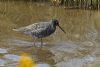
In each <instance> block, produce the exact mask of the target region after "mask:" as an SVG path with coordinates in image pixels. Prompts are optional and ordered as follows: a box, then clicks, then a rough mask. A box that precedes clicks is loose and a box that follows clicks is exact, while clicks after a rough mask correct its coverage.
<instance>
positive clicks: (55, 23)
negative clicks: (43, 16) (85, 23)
mask: <svg viewBox="0 0 100 67" xmlns="http://www.w3.org/2000/svg"><path fill="white" fill-rule="evenodd" d="M52 24H53V26H58V27H59V28H60V29H61V30H62V31H63V32H64V33H66V32H65V31H64V30H63V29H62V28H61V26H60V25H59V21H58V20H57V19H52Z"/></svg>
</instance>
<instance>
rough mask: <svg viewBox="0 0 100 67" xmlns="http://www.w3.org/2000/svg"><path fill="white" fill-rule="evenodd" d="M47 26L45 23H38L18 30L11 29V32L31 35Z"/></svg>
mask: <svg viewBox="0 0 100 67" xmlns="http://www.w3.org/2000/svg"><path fill="white" fill-rule="evenodd" d="M48 25H49V24H48V23H47V22H40V23H34V24H31V25H28V26H25V27H21V28H18V29H13V30H14V31H19V32H22V33H25V34H28V35H31V33H32V32H34V31H39V30H43V29H45V28H47V27H48Z"/></svg>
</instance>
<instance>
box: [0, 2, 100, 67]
mask: <svg viewBox="0 0 100 67" xmlns="http://www.w3.org/2000/svg"><path fill="white" fill-rule="evenodd" d="M52 18H57V19H58V20H59V22H60V26H61V27H62V28H63V29H64V30H65V31H66V32H67V33H66V34H64V33H63V32H62V31H61V30H60V29H59V28H57V30H56V32H55V33H54V34H53V35H51V36H49V37H46V38H44V39H43V41H44V46H43V48H39V46H40V40H39V39H37V41H36V45H37V47H32V45H33V41H34V38H32V37H31V36H27V35H25V34H22V33H18V32H14V31H13V30H12V29H13V28H19V27H23V26H27V25H29V24H32V23H35V22H41V21H49V20H51V19H52ZM99 22H100V12H99V11H90V10H78V9H77V10H76V9H64V8H63V7H53V6H48V5H45V4H37V3H23V2H0V66H2V67H5V66H6V67H16V66H17V65H18V64H17V63H15V62H16V61H18V59H19V57H20V55H21V54H22V53H27V54H28V55H29V57H31V58H32V59H34V60H33V61H35V63H36V67H95V66H96V67H97V66H98V67H99V66H100V64H98V63H99V62H100V52H99V51H100V49H99V46H100V45H99V44H100V43H99V40H100V36H99V34H100V32H99V30H100V23H99ZM10 61H11V62H10Z"/></svg>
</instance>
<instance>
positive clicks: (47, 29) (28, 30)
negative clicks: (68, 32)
mask: <svg viewBox="0 0 100 67" xmlns="http://www.w3.org/2000/svg"><path fill="white" fill-rule="evenodd" d="M56 26H59V22H58V20H56V19H52V20H51V21H49V22H40V23H34V24H31V25H28V26H25V27H21V28H19V29H14V30H15V31H19V32H22V33H24V34H28V35H32V36H33V37H37V38H43V37H47V36H49V35H51V34H52V33H54V32H55V30H56ZM59 27H60V26H59ZM60 28H61V27H60ZM61 30H62V31H63V32H65V31H64V30H63V29H62V28H61Z"/></svg>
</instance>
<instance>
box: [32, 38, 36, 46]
mask: <svg viewBox="0 0 100 67" xmlns="http://www.w3.org/2000/svg"><path fill="white" fill-rule="evenodd" d="M35 41H36V38H34V42H33V45H34V46H36V45H35Z"/></svg>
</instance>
